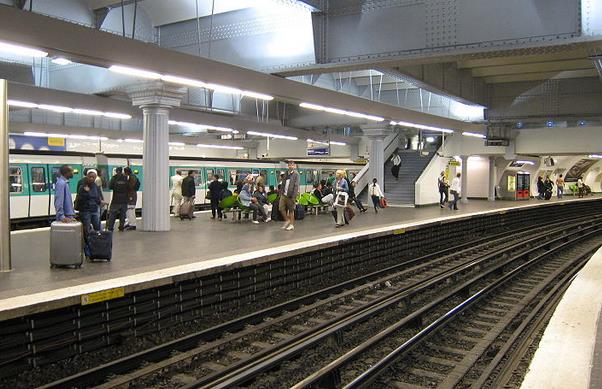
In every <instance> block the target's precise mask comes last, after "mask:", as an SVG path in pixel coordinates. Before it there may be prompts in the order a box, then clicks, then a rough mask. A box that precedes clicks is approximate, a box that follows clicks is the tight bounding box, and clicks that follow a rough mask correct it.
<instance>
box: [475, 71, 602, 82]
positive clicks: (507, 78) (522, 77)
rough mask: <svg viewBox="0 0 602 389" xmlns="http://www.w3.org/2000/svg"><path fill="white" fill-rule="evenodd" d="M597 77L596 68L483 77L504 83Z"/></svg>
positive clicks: (486, 80) (486, 79)
mask: <svg viewBox="0 0 602 389" xmlns="http://www.w3.org/2000/svg"><path fill="white" fill-rule="evenodd" d="M590 77H596V78H597V77H598V71H597V70H596V69H584V70H567V71H561V72H543V73H524V74H508V75H499V76H489V77H485V78H483V80H484V81H485V83H487V84H505V83H509V82H525V81H544V80H561V79H571V78H590Z"/></svg>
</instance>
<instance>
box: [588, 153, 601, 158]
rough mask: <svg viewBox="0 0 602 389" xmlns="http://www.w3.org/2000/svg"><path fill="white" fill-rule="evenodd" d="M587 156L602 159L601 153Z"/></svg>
mask: <svg viewBox="0 0 602 389" xmlns="http://www.w3.org/2000/svg"><path fill="white" fill-rule="evenodd" d="M589 157H590V158H593V159H602V154H590V155H589Z"/></svg>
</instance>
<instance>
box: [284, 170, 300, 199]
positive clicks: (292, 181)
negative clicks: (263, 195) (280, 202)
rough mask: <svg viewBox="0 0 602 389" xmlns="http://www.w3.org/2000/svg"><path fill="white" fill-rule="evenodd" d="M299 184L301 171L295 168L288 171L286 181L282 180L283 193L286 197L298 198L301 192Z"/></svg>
mask: <svg viewBox="0 0 602 389" xmlns="http://www.w3.org/2000/svg"><path fill="white" fill-rule="evenodd" d="M287 182H288V185H287ZM299 184H300V180H299V173H297V171H296V170H293V171H292V173H291V172H287V173H286V176H285V177H284V181H282V194H283V195H284V196H286V197H290V198H293V199H294V198H296V197H297V195H298V194H299Z"/></svg>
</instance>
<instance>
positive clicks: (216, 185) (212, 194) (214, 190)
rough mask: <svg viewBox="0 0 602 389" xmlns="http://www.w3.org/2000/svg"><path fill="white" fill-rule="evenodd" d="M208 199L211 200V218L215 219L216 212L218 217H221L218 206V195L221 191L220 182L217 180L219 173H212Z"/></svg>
mask: <svg viewBox="0 0 602 389" xmlns="http://www.w3.org/2000/svg"><path fill="white" fill-rule="evenodd" d="M207 189H209V199H210V200H211V219H215V217H216V214H217V216H219V218H220V219H221V218H222V215H221V213H222V212H221V210H220V208H219V201H220V199H219V195H220V192H221V191H222V183H221V182H220V181H219V175H217V174H214V175H213V181H211V182H210V183H209V186H208V188H207Z"/></svg>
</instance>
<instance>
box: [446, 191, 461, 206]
mask: <svg viewBox="0 0 602 389" xmlns="http://www.w3.org/2000/svg"><path fill="white" fill-rule="evenodd" d="M451 195H452V196H453V197H454V199H453V200H452V201H451V202H450V203H449V209H455V210H456V211H457V210H458V200H460V195H459V194H458V192H456V191H455V190H452V191H451Z"/></svg>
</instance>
